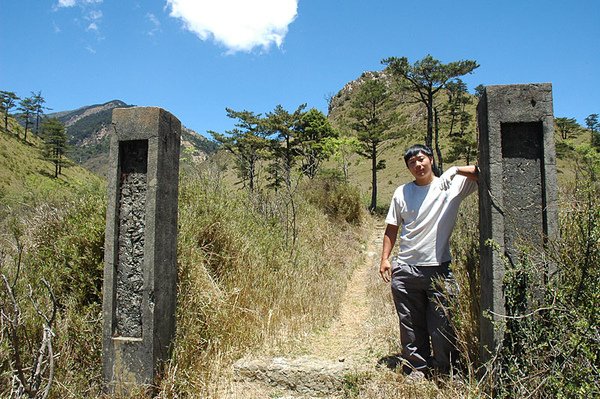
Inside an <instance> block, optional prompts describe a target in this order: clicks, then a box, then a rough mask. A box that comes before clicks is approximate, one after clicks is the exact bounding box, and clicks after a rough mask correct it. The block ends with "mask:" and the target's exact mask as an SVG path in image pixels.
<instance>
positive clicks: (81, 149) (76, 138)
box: [47, 100, 216, 176]
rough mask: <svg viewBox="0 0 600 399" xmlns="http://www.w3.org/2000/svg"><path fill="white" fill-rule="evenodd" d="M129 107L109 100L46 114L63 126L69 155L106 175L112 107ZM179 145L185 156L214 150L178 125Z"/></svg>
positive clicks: (198, 136)
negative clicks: (67, 138)
mask: <svg viewBox="0 0 600 399" xmlns="http://www.w3.org/2000/svg"><path fill="white" fill-rule="evenodd" d="M126 107H133V105H129V104H126V103H124V102H123V101H121V100H112V101H109V102H106V103H104V104H95V105H88V106H84V107H81V108H78V109H76V110H72V111H62V112H56V113H52V114H48V115H47V116H48V117H56V118H58V119H59V120H60V121H61V122H62V123H64V124H65V126H66V127H67V136H68V137H69V144H70V145H71V146H72V150H71V152H70V154H69V155H70V157H71V159H73V160H74V161H75V162H77V163H79V164H81V165H83V166H84V167H86V168H88V169H90V170H91V171H93V172H95V173H98V174H99V175H103V176H104V175H106V164H107V161H108V152H109V133H110V131H109V127H110V124H111V121H112V110H113V109H115V108H126ZM181 145H182V148H183V149H186V153H187V154H188V156H190V155H191V156H192V157H193V158H194V159H204V158H206V156H208V155H209V154H211V153H213V152H214V151H215V150H216V144H215V143H213V142H211V141H209V140H208V139H206V138H205V137H203V136H201V135H199V134H198V133H196V132H195V131H193V130H191V129H188V128H186V127H183V128H182V132H181Z"/></svg>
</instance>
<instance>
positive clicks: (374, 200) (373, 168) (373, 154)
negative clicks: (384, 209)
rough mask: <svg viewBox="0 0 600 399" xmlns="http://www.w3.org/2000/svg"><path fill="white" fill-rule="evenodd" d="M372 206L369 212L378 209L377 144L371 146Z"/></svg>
mask: <svg viewBox="0 0 600 399" xmlns="http://www.w3.org/2000/svg"><path fill="white" fill-rule="evenodd" d="M371 180H372V182H371V185H372V188H373V189H372V191H371V206H370V207H369V210H370V211H371V212H373V211H374V210H375V208H376V207H377V146H376V144H375V143H373V144H372V145H371Z"/></svg>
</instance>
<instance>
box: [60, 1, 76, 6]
mask: <svg viewBox="0 0 600 399" xmlns="http://www.w3.org/2000/svg"><path fill="white" fill-rule="evenodd" d="M75 3H76V0H58V6H59V7H73V6H74V5H75Z"/></svg>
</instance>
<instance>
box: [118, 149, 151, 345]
mask: <svg viewBox="0 0 600 399" xmlns="http://www.w3.org/2000/svg"><path fill="white" fill-rule="evenodd" d="M120 162H121V178H120V183H119V184H120V185H119V190H118V193H119V219H118V222H119V240H118V245H119V249H118V263H117V273H116V277H117V278H116V331H115V336H121V337H133V338H141V337H142V288H143V285H144V274H143V263H144V233H145V223H146V191H147V169H148V141H147V140H136V141H123V142H121V143H120Z"/></svg>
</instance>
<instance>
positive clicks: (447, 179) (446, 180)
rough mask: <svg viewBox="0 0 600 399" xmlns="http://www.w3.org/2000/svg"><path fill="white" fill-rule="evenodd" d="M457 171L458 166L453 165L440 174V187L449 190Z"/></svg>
mask: <svg viewBox="0 0 600 399" xmlns="http://www.w3.org/2000/svg"><path fill="white" fill-rule="evenodd" d="M457 173H458V168H457V167H456V166H452V167H451V168H450V169H448V170H447V171H445V172H444V173H443V174H442V175H441V176H440V189H442V190H444V191H446V190H448V189H449V188H450V185H451V184H452V179H454V176H456V174H457Z"/></svg>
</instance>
